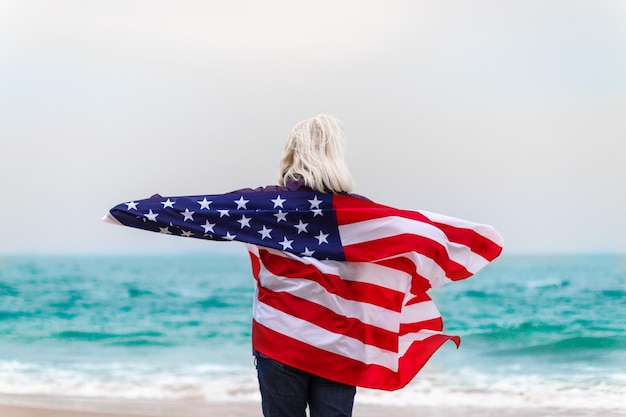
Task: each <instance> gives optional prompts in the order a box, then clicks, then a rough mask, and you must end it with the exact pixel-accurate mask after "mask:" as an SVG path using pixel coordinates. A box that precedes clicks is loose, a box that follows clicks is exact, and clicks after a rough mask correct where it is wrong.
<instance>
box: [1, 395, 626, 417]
mask: <svg viewBox="0 0 626 417" xmlns="http://www.w3.org/2000/svg"><path fill="white" fill-rule="evenodd" d="M0 416H1V417H200V416H203V417H259V416H262V414H261V406H260V404H259V403H258V402H251V401H242V402H224V403H213V402H212V403H207V402H190V401H185V402H182V401H151V402H134V401H133V402H130V401H123V400H120V401H113V400H71V399H60V398H58V397H56V398H46V397H27V398H26V397H3V398H0ZM410 416H415V417H578V416H594V417H625V416H626V415H625V414H624V413H615V412H611V411H608V410H576V409H550V408H533V407H525V408H503V407H494V408H489V407H484V408H468V407H462V406H461V407H451V406H450V407H436V408H434V407H416V406H381V405H370V404H359V403H358V401H357V402H356V403H355V408H354V417H410Z"/></svg>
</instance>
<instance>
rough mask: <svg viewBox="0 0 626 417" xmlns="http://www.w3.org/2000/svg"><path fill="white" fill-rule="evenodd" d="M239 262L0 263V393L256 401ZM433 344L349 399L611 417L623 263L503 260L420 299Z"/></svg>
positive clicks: (620, 369)
mask: <svg viewBox="0 0 626 417" xmlns="http://www.w3.org/2000/svg"><path fill="white" fill-rule="evenodd" d="M253 294H254V286H253V280H252V278H251V273H250V267H249V263H248V258H247V255H246V254H245V251H243V250H242V252H241V253H240V254H227V255H225V254H220V255H205V256H199V255H188V256H149V257H146V256H143V257H132V256H121V257H120V256H97V257H85V256H79V257H75V256H5V257H0V394H9V395H16V394H24V395H54V396H64V395H71V396H74V397H108V398H127V399H151V398H154V399H164V398H166V399H188V398H193V399H200V400H206V401H211V400H231V399H242V398H243V399H258V394H257V392H256V380H255V377H254V366H253V363H252V359H251V354H250V350H251V348H250V320H251V307H252V298H253ZM432 296H433V298H434V299H435V301H436V302H437V305H438V306H439V308H440V310H441V312H442V315H443V317H444V323H445V328H446V332H448V333H450V334H458V335H460V336H461V338H462V342H461V347H460V349H459V350H456V349H454V347H453V345H452V344H449V346H446V347H445V348H444V349H442V350H441V351H440V352H438V353H437V354H436V355H435V357H434V358H433V359H432V360H431V362H429V364H428V365H427V366H426V368H425V369H424V370H423V372H421V373H420V374H419V375H418V377H417V378H416V379H415V380H414V381H413V382H412V383H411V384H410V385H409V386H408V387H406V388H405V389H403V390H400V391H398V392H394V393H382V392H378V391H370V390H360V393H359V397H358V401H364V402H377V403H386V402H393V403H395V404H397V403H407V404H421V405H437V404H444V403H445V404H448V405H449V404H451V403H452V404H454V403H458V404H463V405H470V406H471V405H482V406H484V405H490V406H494V407H497V406H507V407H510V406H519V407H530V406H549V407H564V408H567V407H570V408H590V409H611V410H623V411H626V404H623V403H626V401H624V400H623V398H626V258H624V257H620V256H614V255H586V256H503V257H502V258H500V259H498V260H497V261H496V262H494V263H493V264H492V265H490V266H489V267H487V268H486V269H485V270H484V271H482V272H480V273H479V274H478V275H477V276H476V277H473V278H470V279H468V280H466V281H463V282H458V283H453V284H450V285H448V286H446V287H443V288H441V289H438V290H436V291H433V292H432Z"/></svg>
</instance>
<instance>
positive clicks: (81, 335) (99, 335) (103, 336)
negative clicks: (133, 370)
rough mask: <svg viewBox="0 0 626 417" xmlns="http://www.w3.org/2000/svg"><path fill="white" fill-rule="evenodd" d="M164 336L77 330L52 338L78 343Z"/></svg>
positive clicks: (55, 335) (160, 334) (151, 333)
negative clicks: (76, 341)
mask: <svg viewBox="0 0 626 417" xmlns="http://www.w3.org/2000/svg"><path fill="white" fill-rule="evenodd" d="M162 336H164V335H163V333H160V332H154V331H146V332H130V333H105V332H83V331H77V330H68V331H63V332H60V333H56V334H54V337H55V338H57V339H62V340H80V341H89V342H93V341H101V340H110V339H134V338H157V337H162Z"/></svg>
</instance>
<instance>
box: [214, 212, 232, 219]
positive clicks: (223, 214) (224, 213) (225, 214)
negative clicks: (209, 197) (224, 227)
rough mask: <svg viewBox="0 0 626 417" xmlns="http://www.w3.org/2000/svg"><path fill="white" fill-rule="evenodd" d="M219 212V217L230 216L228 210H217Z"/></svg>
mask: <svg viewBox="0 0 626 417" xmlns="http://www.w3.org/2000/svg"><path fill="white" fill-rule="evenodd" d="M217 211H219V212H220V219H221V218H222V217H224V216H227V217H230V214H229V213H228V210H217Z"/></svg>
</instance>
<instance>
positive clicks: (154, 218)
mask: <svg viewBox="0 0 626 417" xmlns="http://www.w3.org/2000/svg"><path fill="white" fill-rule="evenodd" d="M158 215H159V213H153V212H152V209H150V211H149V212H148V214H144V216H146V217H147V218H148V220H151V221H153V222H156V218H157V216H158Z"/></svg>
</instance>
